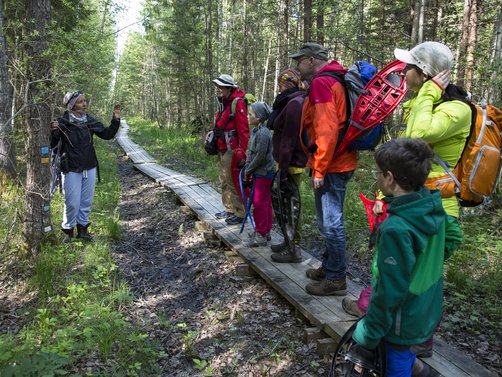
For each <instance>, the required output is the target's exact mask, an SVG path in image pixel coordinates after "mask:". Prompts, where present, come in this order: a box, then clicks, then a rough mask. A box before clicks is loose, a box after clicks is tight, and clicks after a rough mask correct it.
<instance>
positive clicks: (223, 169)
mask: <svg viewBox="0 0 502 377" xmlns="http://www.w3.org/2000/svg"><path fill="white" fill-rule="evenodd" d="M213 84H214V85H215V86H216V94H217V96H218V104H219V110H218V111H217V112H216V115H215V121H214V124H215V127H214V134H215V136H216V137H217V138H218V142H217V149H218V176H219V181H220V185H221V190H222V195H221V198H222V201H223V205H224V207H225V210H224V211H222V212H218V213H216V215H215V216H216V217H217V218H219V219H225V222H226V223H227V224H228V225H236V224H240V223H242V221H243V220H244V214H245V211H244V206H243V203H242V199H241V197H240V195H239V194H238V193H237V191H236V188H235V186H234V180H233V178H232V172H231V165H232V156H233V151H234V150H235V149H236V148H241V149H242V150H244V151H245V150H246V149H247V146H248V141H249V126H248V120H247V109H246V107H247V105H246V102H245V100H244V95H245V92H244V91H243V90H241V89H239V88H238V86H237V84H236V83H235V81H234V79H233V77H232V76H230V75H226V74H222V75H220V76H218V78H216V79H214V80H213ZM236 98H242V99H243V100H238V101H237V102H236V106H235V113H234V114H233V116H231V113H232V111H231V107H232V102H233V101H234V99H236Z"/></svg>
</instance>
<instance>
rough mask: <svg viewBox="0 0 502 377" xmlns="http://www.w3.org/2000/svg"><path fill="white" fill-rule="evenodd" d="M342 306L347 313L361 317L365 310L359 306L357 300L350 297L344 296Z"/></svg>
mask: <svg viewBox="0 0 502 377" xmlns="http://www.w3.org/2000/svg"><path fill="white" fill-rule="evenodd" d="M342 308H343V310H345V312H346V313H349V314H350V315H353V316H354V317H357V318H361V317H362V316H363V312H362V311H361V309H359V306H357V300H352V299H351V298H349V297H344V298H343V300H342Z"/></svg>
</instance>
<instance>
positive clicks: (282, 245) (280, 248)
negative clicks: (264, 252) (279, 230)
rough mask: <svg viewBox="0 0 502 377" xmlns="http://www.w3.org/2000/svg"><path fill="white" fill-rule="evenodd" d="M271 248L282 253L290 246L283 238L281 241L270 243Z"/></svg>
mask: <svg viewBox="0 0 502 377" xmlns="http://www.w3.org/2000/svg"><path fill="white" fill-rule="evenodd" d="M270 248H271V249H272V251H273V252H274V253H280V252H281V251H284V250H286V249H287V248H288V245H287V244H286V241H285V240H283V241H282V242H281V243H278V244H273V245H270Z"/></svg>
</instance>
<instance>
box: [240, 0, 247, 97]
mask: <svg viewBox="0 0 502 377" xmlns="http://www.w3.org/2000/svg"><path fill="white" fill-rule="evenodd" d="M242 16H243V18H244V35H243V37H244V41H243V42H244V43H243V45H244V48H243V49H242V66H241V67H243V68H244V70H243V72H242V88H244V89H245V90H249V69H248V67H249V58H248V54H249V25H248V18H249V15H248V12H247V0H242Z"/></svg>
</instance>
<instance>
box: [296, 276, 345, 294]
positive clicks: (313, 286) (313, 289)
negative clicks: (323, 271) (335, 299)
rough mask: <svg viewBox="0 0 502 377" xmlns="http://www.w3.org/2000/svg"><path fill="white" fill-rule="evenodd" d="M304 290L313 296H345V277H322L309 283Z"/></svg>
mask: <svg viewBox="0 0 502 377" xmlns="http://www.w3.org/2000/svg"><path fill="white" fill-rule="evenodd" d="M305 290H306V291H307V292H308V293H310V294H311V295H314V296H345V295H346V294H347V283H346V281H345V278H343V279H338V280H328V279H326V278H324V279H322V280H321V281H320V282H314V283H309V284H307V286H306V287H305Z"/></svg>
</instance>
